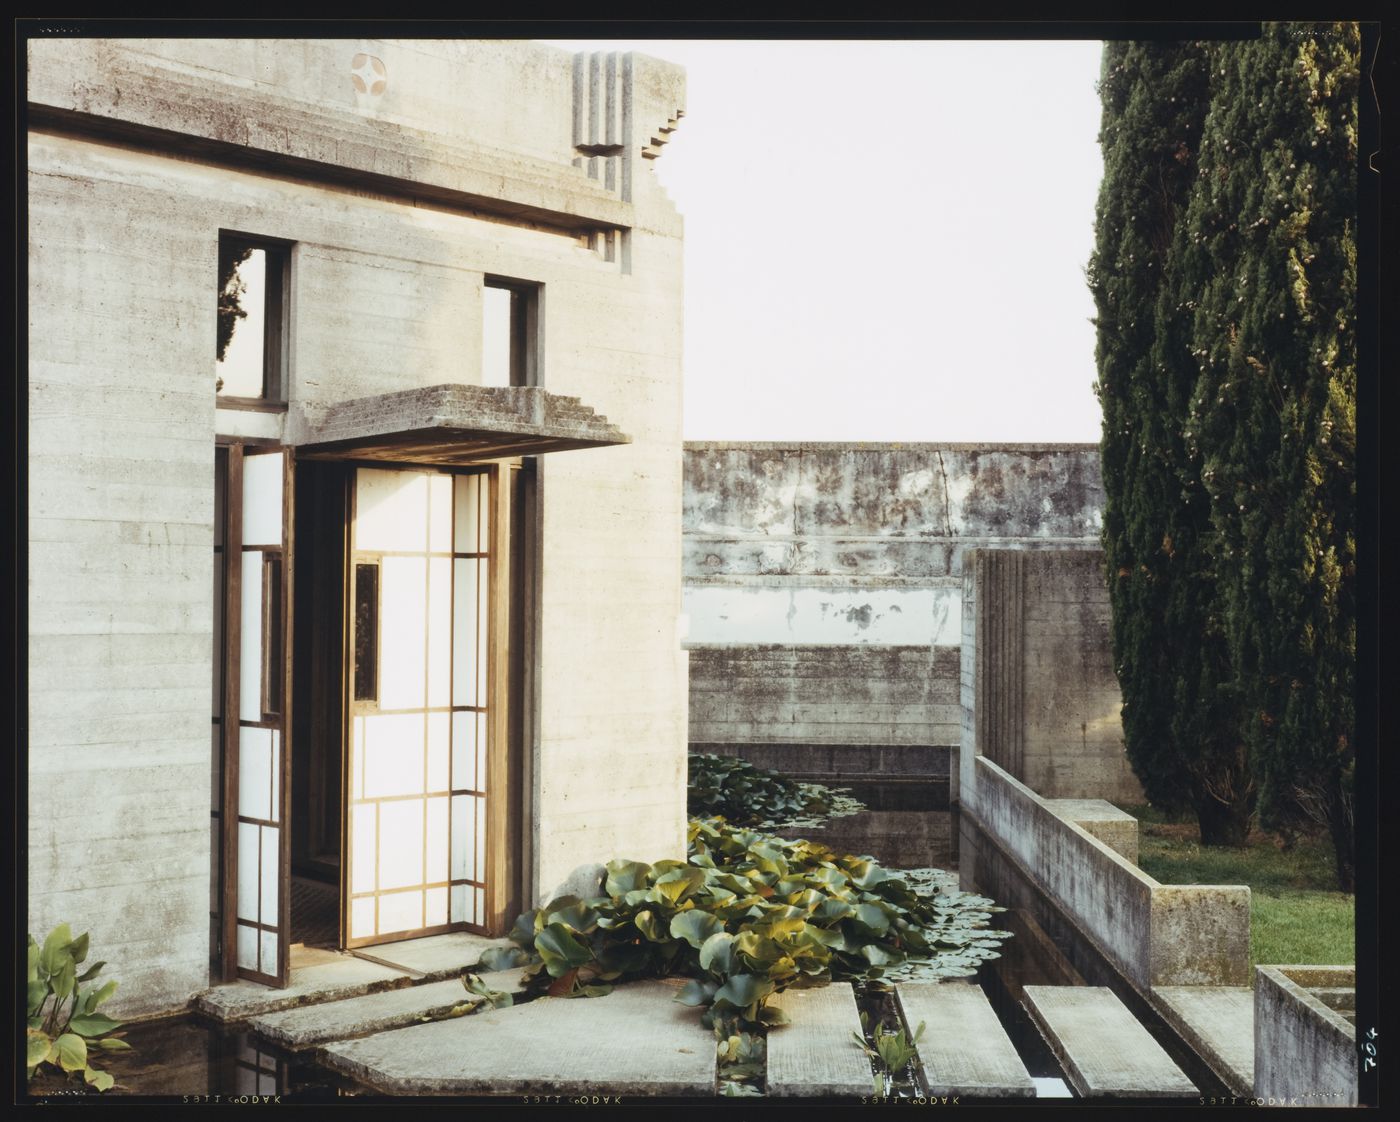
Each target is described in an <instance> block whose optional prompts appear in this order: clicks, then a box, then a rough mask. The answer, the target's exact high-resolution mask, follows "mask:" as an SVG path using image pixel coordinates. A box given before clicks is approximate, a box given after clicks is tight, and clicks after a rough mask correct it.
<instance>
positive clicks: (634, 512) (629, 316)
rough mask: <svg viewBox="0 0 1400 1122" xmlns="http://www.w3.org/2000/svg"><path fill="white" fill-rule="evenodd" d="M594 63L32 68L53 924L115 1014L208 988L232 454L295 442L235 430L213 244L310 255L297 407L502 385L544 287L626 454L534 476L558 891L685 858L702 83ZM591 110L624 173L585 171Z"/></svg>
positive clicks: (330, 44)
mask: <svg viewBox="0 0 1400 1122" xmlns="http://www.w3.org/2000/svg"><path fill="white" fill-rule="evenodd" d="M357 52H367V53H368V54H371V55H374V56H375V57H377V58H379V59H380V60H381V61H382V62H383V63H384V64H385V65H386V67H387V74H388V77H387V86H386V88H385V90H384V91H383V93H382V95H378V96H371V95H367V94H365V93H361V92H357V91H356V90H355V89H354V87H353V85H352V74H351V64H352V61H353V57H354V56H355V55H356V53H357ZM601 61H602V63H603V64H604V65H603V66H602V71H601V73H602V77H601V78H600V79H599V81H595V82H593V84H592V85H590V84H589V81H592V80H591V79H590V80H589V81H585V82H584V83H583V85H582V86H580V87H577V89H576V83H575V74H576V69H577V67H578V66H579V65H580V62H579V61H578V60H575V59H574V58H573V57H571V56H570V55H569V54H568V53H567V52H563V51H559V50H556V49H554V48H548V47H542V46H537V45H534V44H528V43H483V42H475V43H473V42H440V41H431V42H429V41H422V42H398V43H395V42H386V41H374V42H371V41H363V42H360V41H355V40H326V41H316V42H302V41H295V40H258V41H251V40H249V41H238V40H217V41H204V40H154V39H139V40H120V41H115V40H68V41H62V42H60V41H44V42H32V43H30V44H29V73H28V77H29V92H28V96H29V103H30V105H29V108H30V113H31V118H32V120H33V121H34V122H35V126H34V127H33V128H32V129H31V132H30V135H29V148H28V157H29V192H30V193H29V200H28V201H29V217H30V231H29V232H30V242H29V269H30V292H29V299H30V316H31V318H30V334H29V346H30V354H31V366H30V389H29V410H30V422H31V423H30V463H29V468H30V472H29V511H30V521H29V549H30V588H29V611H30V622H31V634H30V646H29V659H30V683H31V694H30V698H29V704H30V722H31V723H30V730H31V740H30V756H29V761H30V763H29V767H30V772H29V781H30V819H29V837H28V840H29V849H30V865H29V901H28V910H29V916H28V922H29V927H30V929H31V930H33V931H35V932H36V933H39V934H42V933H43V932H44V931H47V929H48V928H49V927H50V926H52V925H53V924H54V923H56V922H58V921H60V920H65V921H69V922H71V923H72V924H73V925H74V930H75V931H82V930H90V931H91V933H92V939H93V946H94V947H95V948H96V949H97V953H99V954H101V955H102V957H104V958H106V959H108V961H109V962H110V963H111V966H110V967H109V969H108V971H107V973H108V974H110V975H111V976H114V977H117V978H119V979H120V980H121V981H122V990H121V996H120V1000H119V1001H118V1002H117V1007H118V1009H119V1011H121V1012H125V1013H128V1014H131V1013H136V1012H142V1011H149V1010H152V1009H157V1008H168V1007H170V1006H172V1005H177V1004H182V1003H183V1002H184V1001H185V999H186V998H187V997H188V996H189V994H190V993H191V992H193V991H194V990H196V989H199V988H202V987H203V986H205V985H207V983H208V972H207V963H208V961H209V948H208V919H207V913H208V907H209V898H210V882H209V877H210V838H209V791H210V784H211V774H210V773H211V754H210V733H209V713H210V688H211V686H210V683H211V680H212V668H211V626H212V623H211V621H212V615H213V607H212V597H213V593H212V588H213V575H212V542H213V519H214V507H213V498H214V486H213V484H214V465H213V457H214V442H215V437H216V434H224V435H258V436H266V437H272V438H274V439H276V438H278V437H279V436H280V435H281V431H282V424H283V417H282V415H280V414H250V413H237V412H234V411H232V410H228V409H218V410H217V411H216V409H215V400H214V393H213V385H212V383H213V369H212V367H213V358H212V356H213V351H214V337H215V315H214V310H215V302H214V289H215V278H216V276H217V272H216V254H217V246H218V233H219V231H220V230H235V231H239V232H243V233H246V234H251V235H256V236H261V237H270V238H284V239H287V240H288V241H290V242H292V243H293V248H292V265H291V277H292V281H291V283H292V291H291V294H290V300H291V333H290V368H289V371H288V378H289V397H290V402H291V409H292V410H293V411H295V410H296V409H297V408H299V407H300V406H302V405H308V404H315V403H322V404H324V403H328V402H334V401H341V400H347V399H351V398H355V397H359V396H364V395H367V394H372V393H379V392H385V391H390V390H399V389H406V388H410V387H413V386H423V385H430V384H434V383H440V382H467V383H478V382H480V381H481V380H482V375H481V369H480V355H481V341H480V331H481V326H480V323H481V316H480V299H481V288H482V282H483V278H484V276H485V275H486V274H496V275H501V276H507V277H513V278H518V279H524V280H530V281H535V282H539V283H542V284H543V285H544V289H543V297H542V304H543V307H542V317H543V324H544V326H543V332H544V341H543V347H542V376H541V379H540V383H541V384H542V385H544V386H545V387H547V388H548V389H550V390H551V391H555V392H560V393H566V394H573V395H577V396H580V397H582V398H583V399H584V400H585V401H586V402H587V404H589V405H591V406H592V407H594V408H595V409H597V410H598V411H600V412H602V413H604V414H606V415H607V416H608V417H609V419H610V420H611V421H612V422H613V423H615V424H616V425H618V426H619V427H620V428H621V429H622V430H623V431H625V432H626V433H628V434H629V435H630V436H631V437H632V443H631V444H630V445H627V446H625V447H620V448H613V449H606V450H600V451H588V452H573V453H561V454H558V455H557V456H555V457H553V458H550V457H545V458H544V459H543V462H542V464H541V469H540V504H541V510H540V521H541V528H542V539H541V540H542V558H541V573H540V587H539V595H538V600H539V610H540V619H541V643H540V649H539V652H538V658H539V662H538V666H537V679H538V681H539V683H540V689H539V694H540V708H539V713H538V719H537V721H536V728H537V743H536V745H535V746H534V760H533V767H532V774H533V776H534V777H535V786H534V789H533V791H532V793H531V802H532V806H533V817H534V828H535V839H534V862H535V864H534V870H533V874H532V878H531V879H532V882H533V884H534V886H535V890H536V891H538V890H540V889H541V888H547V887H548V886H549V885H551V884H553V883H555V882H557V881H558V880H560V879H562V877H563V876H564V875H565V874H566V873H567V872H568V871H569V870H570V869H571V868H573V867H574V866H575V865H577V864H579V863H581V862H583V861H588V860H599V861H605V860H608V859H610V858H612V857H617V856H628V857H639V858H646V859H655V858H659V857H665V856H679V855H680V854H681V853H682V852H683V848H684V799H685V793H684V768H685V761H684V743H685V730H686V718H685V712H686V700H685V699H686V658H685V654H684V652H683V651H681V650H679V649H678V645H677V634H678V617H679V615H680V611H681V595H680V528H681V520H680V513H679V503H680V495H681V443H680V413H681V382H680V363H681V334H680V326H681V319H680V284H681V243H680V234H681V222H680V218H679V216H678V215H677V214H676V212H675V210H674V208H673V206H672V205H671V203H670V202H669V200H668V199H667V198H666V197H665V195H664V193H663V192H662V191H661V189H660V188H659V186H658V185H657V184H656V183H655V180H654V177H653V176H651V175H650V174H648V172H647V170H646V168H647V166H648V165H647V162H646V159H645V158H644V157H646V156H647V155H655V152H656V145H655V143H654V141H655V140H656V139H657V138H660V139H664V135H665V132H666V130H667V129H668V128H669V127H670V126H673V125H674V119H675V118H676V117H677V116H678V115H679V111H680V109H681V107H682V106H683V98H684V78H683V75H682V74H681V72H680V71H679V70H678V69H677V68H674V67H671V66H670V65H669V64H665V63H659V62H656V61H654V60H648V59H645V58H644V57H642V56H637V58H636V59H627V60H622V59H613V60H612V61H613V63H614V67H613V70H612V71H609V70H608V66H607V63H608V60H607V59H603V60H601ZM624 63H625V66H624ZM591 64H592V60H591V59H590V58H588V57H585V58H583V59H582V60H581V65H582V73H584V74H585V75H588V74H589V73H590V69H589V68H590V66H591ZM624 69H625V70H626V74H627V82H628V83H630V85H625V84H624V83H623V78H622V76H621V74H622V71H623V70H624ZM600 83H601V84H600ZM609 85H611V87H612V88H613V89H614V92H615V93H616V95H617V96H615V97H613V98H611V99H610V100H609V99H607V98H605V97H603V95H604V93H605V92H606V91H605V89H604V87H605V86H609ZM624 85H625V88H624ZM594 95H597V96H596V97H595V96H594ZM590 98H592V100H590ZM600 98H601V99H602V101H604V102H606V104H609V105H613V106H615V107H616V108H617V110H618V112H619V113H620V112H621V109H622V106H623V104H624V103H626V108H627V113H628V115H627V123H629V124H630V126H631V127H632V129H633V133H632V135H630V136H621V134H620V133H618V130H620V129H621V128H622V125H623V122H622V121H621V120H615V121H614V124H613V129H614V133H618V136H615V139H617V138H618V137H620V138H621V139H622V140H625V142H626V143H624V144H623V145H622V148H623V152H622V154H621V155H617V156H611V157H607V158H594V157H588V156H587V155H584V154H581V153H580V150H579V149H578V148H577V147H576V144H578V143H579V141H580V135H582V141H583V142H585V143H586V142H587V141H588V140H589V135H588V130H589V127H590V124H589V120H588V118H589V116H590V114H592V115H593V117H595V118H596V117H597V115H598V114H597V112H595V109H597V108H598V107H597V106H596V105H595V104H594V102H595V101H598V99H600ZM599 112H601V110H599ZM580 114H581V116H580ZM598 127H606V120H604V121H603V122H602V123H601V124H600V125H599V126H598ZM580 129H582V134H580V132H579V130H580ZM624 164H625V165H626V167H625V168H624V167H623V165H624ZM624 171H625V172H626V174H625V175H624V174H623V172H624Z"/></svg>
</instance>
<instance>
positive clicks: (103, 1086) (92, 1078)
mask: <svg viewBox="0 0 1400 1122" xmlns="http://www.w3.org/2000/svg"><path fill="white" fill-rule="evenodd" d="M83 1078H84V1079H85V1080H87V1082H88V1083H89V1084H91V1085H92V1086H94V1087H96V1088H97V1089H98V1090H99V1091H110V1090H111V1089H112V1084H114V1083H115V1082H116V1080H115V1079H113V1078H112V1075H111V1073H110V1072H106V1071H98V1070H97V1069H96V1068H95V1067H90V1068H88V1069H87V1070H85V1071H84V1072H83Z"/></svg>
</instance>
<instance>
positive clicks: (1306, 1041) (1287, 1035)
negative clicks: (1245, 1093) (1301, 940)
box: [1254, 966, 1358, 1106]
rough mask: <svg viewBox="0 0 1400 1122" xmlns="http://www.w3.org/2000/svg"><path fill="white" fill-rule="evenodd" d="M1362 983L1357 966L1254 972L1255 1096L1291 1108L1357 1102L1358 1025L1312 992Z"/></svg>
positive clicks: (1273, 968)
mask: <svg viewBox="0 0 1400 1122" xmlns="http://www.w3.org/2000/svg"><path fill="white" fill-rule="evenodd" d="M1355 986H1356V969H1355V967H1351V966H1259V967H1256V968H1255V972H1254V1095H1255V1097H1256V1098H1257V1099H1262V1100H1264V1102H1265V1103H1266V1104H1268V1105H1274V1104H1272V1103H1269V1102H1268V1101H1269V1100H1270V1099H1272V1100H1275V1102H1277V1103H1281V1105H1285V1106H1355V1105H1356V1101H1357V1093H1356V1092H1357V1074H1358V1071H1357V1068H1358V1056H1357V1049H1356V1027H1355V1026H1354V1025H1352V1024H1350V1023H1348V1021H1347V1019H1346V1018H1345V1017H1343V1016H1342V1015H1341V1014H1340V1013H1338V1012H1336V1011H1335V1010H1333V1009H1330V1008H1328V1006H1327V1005H1326V1004H1324V1003H1323V1002H1322V1001H1320V1000H1318V998H1317V997H1316V996H1315V995H1314V994H1312V993H1310V992H1309V990H1311V989H1314V988H1318V987H1326V988H1328V989H1335V988H1340V987H1350V988H1352V989H1353V990H1354V989H1355Z"/></svg>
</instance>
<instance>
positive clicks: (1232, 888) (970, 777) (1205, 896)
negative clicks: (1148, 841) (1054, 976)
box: [961, 756, 1250, 994]
mask: <svg viewBox="0 0 1400 1122" xmlns="http://www.w3.org/2000/svg"><path fill="white" fill-rule="evenodd" d="M963 765H964V766H963V775H962V785H961V788H962V789H961V797H962V813H963V814H964V815H966V816H969V817H970V818H971V820H972V821H973V823H974V824H975V825H976V826H977V828H978V829H979V830H981V831H982V833H983V834H984V835H985V836H986V837H987V838H988V839H989V840H991V841H992V842H994V843H995V844H996V845H997V846H999V847H1000V848H1001V849H1002V850H1003V851H1004V852H1006V853H1007V854H1008V855H1009V856H1010V857H1011V858H1012V859H1013V860H1015V861H1016V862H1017V864H1018V865H1019V866H1020V867H1021V870H1022V871H1023V872H1024V873H1025V874H1026V875H1027V876H1028V877H1030V878H1031V880H1032V881H1033V882H1034V883H1036V884H1037V885H1038V886H1039V887H1040V888H1041V889H1042V890H1043V891H1044V892H1045V893H1046V894H1047V895H1048V896H1049V897H1050V899H1051V900H1053V901H1054V902H1055V904H1056V905H1057V906H1058V907H1059V908H1060V909H1061V910H1062V911H1063V912H1064V913H1065V914H1066V915H1067V916H1069V918H1070V919H1071V920H1072V921H1073V922H1074V923H1075V924H1076V925H1077V926H1078V927H1079V928H1080V930H1081V931H1083V932H1084V934H1085V935H1086V936H1087V937H1088V938H1089V939H1090V940H1091V941H1092V942H1093V943H1094V945H1095V946H1097V947H1098V948H1099V950H1100V951H1101V952H1102V953H1103V954H1104V956H1105V957H1106V958H1107V959H1108V960H1109V961H1110V962H1112V963H1113V964H1114V965H1115V966H1116V967H1117V968H1118V969H1119V970H1120V971H1121V972H1122V974H1123V976H1124V977H1125V978H1126V979H1127V980H1128V981H1129V982H1130V983H1132V985H1133V986H1135V987H1136V988H1137V989H1138V990H1139V991H1140V992H1142V993H1144V994H1145V993H1146V992H1147V991H1148V990H1149V989H1150V988H1151V987H1153V986H1195V985H1214V986H1230V985H1233V986H1240V985H1247V984H1248V981H1249V973H1248V967H1249V901H1250V891H1249V889H1248V888H1247V887H1245V886H1243V885H1165V884H1160V883H1158V882H1157V881H1156V880H1154V879H1153V878H1152V877H1149V876H1148V875H1147V874H1146V873H1144V872H1143V871H1142V870H1141V869H1139V868H1138V867H1137V866H1136V865H1134V864H1133V863H1132V862H1131V861H1128V860H1127V859H1126V858H1124V857H1123V856H1122V855H1121V854H1119V853H1117V852H1115V851H1114V850H1113V849H1112V848H1111V847H1110V846H1109V845H1107V844H1105V843H1104V842H1102V841H1100V840H1099V839H1098V838H1096V837H1094V836H1093V835H1092V834H1090V833H1089V832H1088V831H1087V830H1085V829H1083V828H1081V827H1080V826H1079V825H1077V824H1076V823H1075V822H1073V821H1071V820H1070V819H1069V818H1068V817H1065V816H1062V815H1060V814H1057V813H1055V810H1054V809H1053V808H1052V807H1051V806H1050V805H1048V804H1047V801H1046V800H1045V799H1042V798H1041V797H1040V796H1039V795H1037V794H1036V793H1035V792H1034V791H1032V790H1031V789H1030V788H1029V787H1027V786H1026V785H1025V784H1023V783H1020V782H1018V781H1017V780H1016V779H1014V778H1013V777H1012V776H1010V775H1009V774H1007V772H1006V771H1004V770H1003V769H1002V768H1000V767H998V766H997V765H996V764H995V763H993V762H992V761H991V760H989V759H987V758H986V757H985V756H976V757H972V758H970V759H967V760H964V761H963ZM969 765H970V766H969Z"/></svg>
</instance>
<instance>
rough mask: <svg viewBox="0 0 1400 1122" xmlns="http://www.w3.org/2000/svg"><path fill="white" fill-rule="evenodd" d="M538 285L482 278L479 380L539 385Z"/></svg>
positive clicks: (515, 384)
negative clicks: (483, 284)
mask: <svg viewBox="0 0 1400 1122" xmlns="http://www.w3.org/2000/svg"><path fill="white" fill-rule="evenodd" d="M539 305H540V286H539V285H537V284H530V283H528V282H526V281H510V280H502V279H500V278H496V277H487V278H486V287H485V289H484V290H483V292H482V309H481V320H482V322H481V381H482V384H483V385H487V386H536V385H539V349H540V348H539Z"/></svg>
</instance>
